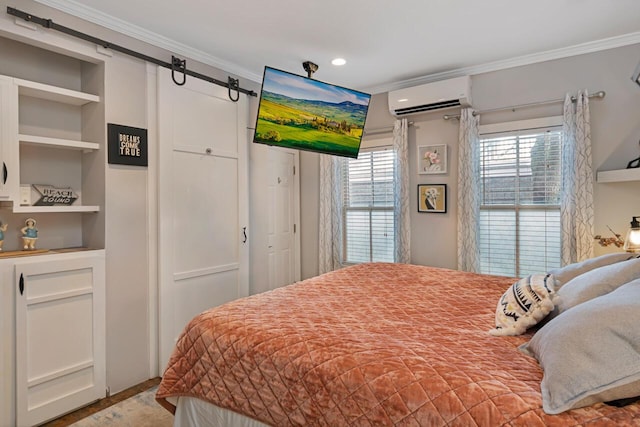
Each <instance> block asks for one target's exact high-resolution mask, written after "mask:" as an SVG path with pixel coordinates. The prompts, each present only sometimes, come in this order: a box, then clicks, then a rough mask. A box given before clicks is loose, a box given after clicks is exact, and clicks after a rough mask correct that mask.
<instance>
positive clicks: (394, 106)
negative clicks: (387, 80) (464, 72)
mask: <svg viewBox="0 0 640 427" xmlns="http://www.w3.org/2000/svg"><path fill="white" fill-rule="evenodd" d="M388 95H389V112H391V114H393V115H394V116H407V115H410V114H417V113H424V112H428V111H434V110H442V109H445V108H454V107H470V106H471V77H469V76H464V77H456V78H454V79H449V80H441V81H438V82H433V83H427V84H424V85H420V86H414V87H410V88H405V89H399V90H396V91H391V92H389V94H388Z"/></svg>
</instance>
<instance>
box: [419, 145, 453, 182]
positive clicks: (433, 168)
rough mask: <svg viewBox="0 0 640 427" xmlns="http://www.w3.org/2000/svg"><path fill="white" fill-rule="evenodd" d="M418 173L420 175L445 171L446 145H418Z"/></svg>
mask: <svg viewBox="0 0 640 427" xmlns="http://www.w3.org/2000/svg"><path fill="white" fill-rule="evenodd" d="M418 173H419V174H422V175H428V174H434V173H447V146H446V145H445V144H441V145H421V146H418Z"/></svg>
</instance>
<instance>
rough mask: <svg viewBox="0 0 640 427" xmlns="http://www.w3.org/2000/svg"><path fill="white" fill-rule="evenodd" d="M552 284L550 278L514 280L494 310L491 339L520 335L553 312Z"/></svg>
mask: <svg viewBox="0 0 640 427" xmlns="http://www.w3.org/2000/svg"><path fill="white" fill-rule="evenodd" d="M554 286H555V281H554V278H553V276H552V275H550V274H532V275H531V276H529V277H525V278H523V279H520V280H518V281H517V282H516V283H514V284H513V285H511V286H510V287H509V289H507V291H506V292H505V293H504V294H503V295H502V298H500V301H499V302H498V306H497V307H496V327H495V328H494V329H491V330H490V331H489V333H490V334H491V335H496V336H500V335H520V334H523V333H524V332H525V331H526V330H527V328H529V327H530V326H533V325H535V324H536V323H538V322H539V321H540V320H542V319H544V317H545V316H546V315H547V314H549V312H550V311H551V310H553V301H552V297H553V293H554Z"/></svg>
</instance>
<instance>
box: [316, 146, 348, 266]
mask: <svg viewBox="0 0 640 427" xmlns="http://www.w3.org/2000/svg"><path fill="white" fill-rule="evenodd" d="M343 161H344V160H342V159H340V158H338V157H335V156H330V155H328V154H321V155H320V224H319V239H318V244H319V246H320V248H319V254H318V257H319V261H318V264H319V265H318V269H319V271H320V274H323V273H327V272H329V271H333V270H336V269H338V268H340V267H342V174H341V165H342V162H343Z"/></svg>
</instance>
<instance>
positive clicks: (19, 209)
mask: <svg viewBox="0 0 640 427" xmlns="http://www.w3.org/2000/svg"><path fill="white" fill-rule="evenodd" d="M13 212H14V213H29V214H34V213H65V212H67V213H84V212H86V213H94V212H100V206H83V205H78V206H73V205H71V206H14V207H13Z"/></svg>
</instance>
